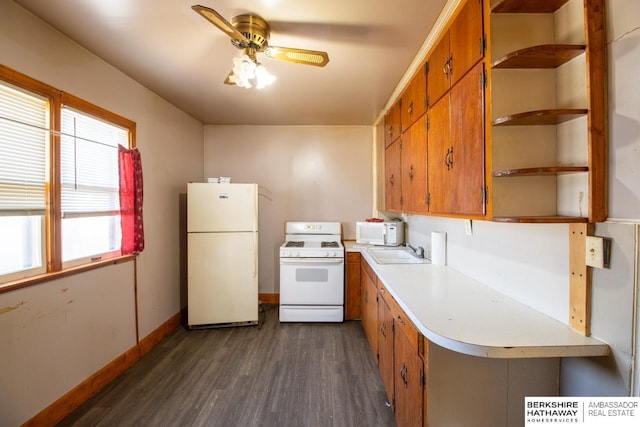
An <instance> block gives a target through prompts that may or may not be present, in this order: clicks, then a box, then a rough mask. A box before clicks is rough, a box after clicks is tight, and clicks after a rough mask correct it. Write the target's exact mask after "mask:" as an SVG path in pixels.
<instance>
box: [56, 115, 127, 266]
mask: <svg viewBox="0 0 640 427" xmlns="http://www.w3.org/2000/svg"><path fill="white" fill-rule="evenodd" d="M61 118H62V120H61V122H62V123H61V128H62V134H61V135H60V151H61V155H60V172H61V181H60V184H61V196H62V197H61V201H62V203H61V213H62V262H63V263H64V264H65V265H68V264H67V263H68V262H70V261H74V260H83V259H86V258H91V257H95V256H98V255H99V254H104V253H110V252H114V251H118V250H119V249H120V241H121V235H120V233H121V232H120V200H119V177H118V145H123V146H125V147H126V146H128V136H129V135H128V130H127V129H122V128H120V127H117V126H114V125H112V124H110V123H107V122H104V121H101V120H98V119H95V118H93V117H91V116H88V115H86V114H83V113H81V112H78V111H75V110H72V109H70V108H63V109H62V116H61Z"/></svg>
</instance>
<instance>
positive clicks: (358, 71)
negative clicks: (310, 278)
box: [14, 0, 446, 125]
mask: <svg viewBox="0 0 640 427" xmlns="http://www.w3.org/2000/svg"><path fill="white" fill-rule="evenodd" d="M14 1H15V2H16V3H17V4H19V5H21V6H23V7H24V8H25V9H27V10H29V11H30V12H32V13H33V14H34V15H36V16H38V17H40V18H41V19H42V20H44V21H46V22H47V23H49V24H50V25H52V26H53V27H55V28H57V29H58V30H59V31H61V32H62V33H64V34H66V35H67V36H68V37H70V38H72V39H74V40H75V41H76V42H78V43H79V44H81V45H83V46H85V47H86V48H87V49H89V50H90V51H92V52H93V53H95V54H96V55H98V56H99V57H101V58H103V59H104V60H105V61H107V62H109V63H110V64H112V65H113V66H115V67H116V68H118V69H120V70H122V71H123V72H124V73H126V74H127V75H129V76H131V77H132V78H134V79H135V80H137V81H138V82H140V83H141V84H143V85H144V86H146V87H148V88H149V89H151V90H153V91H154V92H155V93H157V94H158V95H160V96H162V97H163V98H164V99H166V100H168V101H169V102H171V103H172V104H174V105H176V106H177V107H178V108H180V109H182V110H184V111H186V112H187V113H189V114H191V115H192V116H193V117H195V118H197V119H199V120H200V121H202V122H203V123H206V124H233V125H240V124H253V125H319V124H322V125H371V124H373V123H374V121H375V119H376V117H378V115H379V114H380V112H381V111H382V110H383V109H384V107H385V104H386V103H387V101H388V100H389V97H390V95H391V94H392V92H393V90H394V88H395V87H396V85H397V84H398V82H399V81H400V80H401V78H402V77H403V75H404V74H405V72H406V70H407V68H408V67H409V66H410V64H411V62H412V60H413V58H414V57H415V55H416V53H418V51H419V50H420V48H421V46H422V45H423V42H424V41H425V39H426V37H427V35H428V33H429V30H430V29H431V27H432V26H433V24H434V22H435V21H436V19H437V17H438V15H439V14H440V12H441V11H442V9H443V7H444V5H445V3H446V0H393V1H389V0H102V1H98V0H47V1H42V0H14ZM194 4H201V5H203V6H207V7H210V8H212V9H215V10H216V11H218V12H219V13H220V14H221V15H222V16H223V17H225V18H226V19H227V20H231V17H233V16H235V15H239V14H241V13H248V12H251V13H256V14H258V15H260V16H262V17H263V18H264V19H266V20H267V21H268V22H269V23H270V25H271V38H270V43H271V44H272V45H275V46H284V47H294V48H303V49H312V50H322V51H326V52H328V54H329V59H330V61H329V63H328V64H327V66H326V67H324V68H319V67H313V66H306V65H300V64H291V63H285V62H280V61H275V60H271V59H268V58H266V57H265V56H264V55H262V54H259V55H258V60H259V61H261V62H262V63H263V64H264V65H265V67H266V68H267V69H268V70H269V71H270V72H271V73H273V74H275V75H276V76H277V81H276V82H275V83H274V84H273V85H272V86H270V87H268V88H266V89H263V90H261V91H258V90H256V89H243V88H239V87H236V86H229V85H225V84H223V81H224V80H225V78H226V76H227V74H228V73H229V71H230V69H231V66H232V58H233V56H235V55H238V54H239V51H238V50H237V49H236V48H235V47H234V46H233V45H232V44H231V42H230V40H229V38H228V36H227V35H225V34H224V33H223V32H222V31H220V30H219V29H217V28H216V27H215V26H213V25H212V24H210V23H209V22H207V21H206V20H205V19H204V18H202V17H201V16H200V15H198V14H197V13H196V12H194V11H192V10H191V6H192V5H194Z"/></svg>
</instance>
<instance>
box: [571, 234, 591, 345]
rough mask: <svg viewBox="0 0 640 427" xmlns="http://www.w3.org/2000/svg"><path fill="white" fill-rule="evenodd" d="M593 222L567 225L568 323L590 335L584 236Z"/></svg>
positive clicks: (588, 288) (589, 297) (589, 274)
mask: <svg viewBox="0 0 640 427" xmlns="http://www.w3.org/2000/svg"><path fill="white" fill-rule="evenodd" d="M594 230H595V224H591V223H589V224H570V225H569V273H570V274H569V325H570V326H571V327H572V328H573V329H575V330H576V331H578V332H581V333H582V334H584V335H585V336H589V335H591V267H588V266H587V263H586V259H585V258H586V256H585V251H586V240H587V239H586V238H587V236H592V235H593V232H594Z"/></svg>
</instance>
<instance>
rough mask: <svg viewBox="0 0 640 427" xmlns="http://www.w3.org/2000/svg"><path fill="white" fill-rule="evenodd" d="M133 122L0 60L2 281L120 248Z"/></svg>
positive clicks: (87, 260)
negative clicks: (124, 165) (124, 160)
mask: <svg viewBox="0 0 640 427" xmlns="http://www.w3.org/2000/svg"><path fill="white" fill-rule="evenodd" d="M134 132H135V123H133V122H131V121H129V120H127V119H124V118H122V117H120V116H118V115H115V114H113V113H110V112H108V111H106V110H103V109H101V108H99V107H96V106H94V105H92V104H89V103H87V102H85V101H83V100H81V99H78V98H76V97H74V96H72V95H69V94H66V93H63V92H60V91H58V90H56V89H54V88H52V87H49V86H48V85H45V84H43V83H40V82H37V81H35V80H33V79H30V78H29V77H27V76H24V75H21V74H19V73H17V72H15V71H12V70H10V69H8V68H6V67H3V66H1V65H0V236H2V238H0V284H2V283H6V282H9V281H15V280H21V279H25V278H28V277H31V276H34V275H40V274H43V273H54V272H58V271H62V270H63V269H65V268H69V267H74V266H78V265H84V264H88V263H91V262H95V261H98V260H101V259H108V258H112V257H116V256H120V255H121V251H120V248H121V240H122V230H121V221H120V219H121V218H120V217H121V215H120V213H121V209H120V182H121V180H120V176H119V173H120V172H119V163H118V157H119V154H118V153H119V147H125V148H126V149H129V148H131V146H132V145H133V141H134V137H135V135H134Z"/></svg>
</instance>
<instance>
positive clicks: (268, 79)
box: [255, 64, 276, 89]
mask: <svg viewBox="0 0 640 427" xmlns="http://www.w3.org/2000/svg"><path fill="white" fill-rule="evenodd" d="M255 75H256V89H264V88H265V87H267V86H270V85H271V84H272V83H273V82H275V81H276V76H274V75H273V74H271V73H270V72H268V71H267V69H266V68H264V65H262V64H258V65H257V66H256V71H255Z"/></svg>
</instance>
